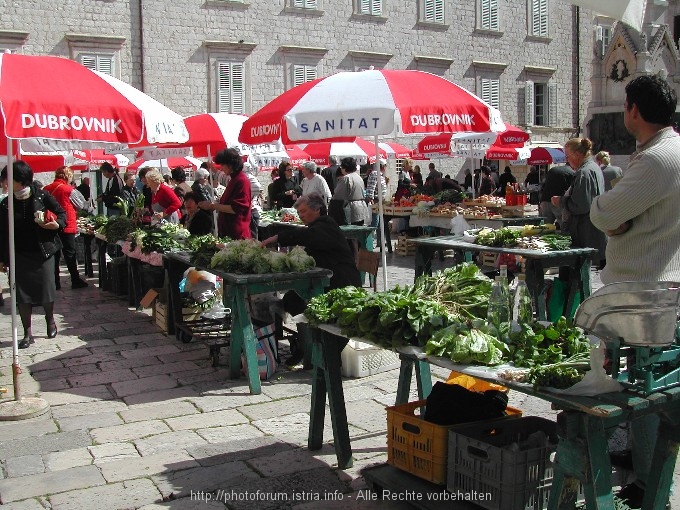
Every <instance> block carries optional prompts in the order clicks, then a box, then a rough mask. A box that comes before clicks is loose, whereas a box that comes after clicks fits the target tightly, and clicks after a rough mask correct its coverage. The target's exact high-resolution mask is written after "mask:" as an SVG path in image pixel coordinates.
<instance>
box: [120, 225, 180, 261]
mask: <svg viewBox="0 0 680 510" xmlns="http://www.w3.org/2000/svg"><path fill="white" fill-rule="evenodd" d="M188 237H189V231H188V230H186V229H185V228H183V227H181V226H180V225H176V224H174V223H167V222H166V223H161V224H160V225H157V226H155V227H145V228H138V229H136V230H135V231H134V232H133V233H132V235H131V238H132V243H131V248H132V249H133V250H134V249H135V247H137V246H139V247H140V250H141V251H142V253H152V252H156V253H169V252H171V251H179V250H181V249H182V247H183V246H184V242H185V240H186V239H187V238H188Z"/></svg>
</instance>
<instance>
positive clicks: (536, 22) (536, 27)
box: [531, 0, 548, 37]
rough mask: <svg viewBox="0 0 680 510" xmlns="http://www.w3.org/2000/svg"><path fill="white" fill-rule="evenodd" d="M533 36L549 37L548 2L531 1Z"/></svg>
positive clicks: (545, 0) (542, 0)
mask: <svg viewBox="0 0 680 510" xmlns="http://www.w3.org/2000/svg"><path fill="white" fill-rule="evenodd" d="M531 35H535V36H537V37H548V0H531Z"/></svg>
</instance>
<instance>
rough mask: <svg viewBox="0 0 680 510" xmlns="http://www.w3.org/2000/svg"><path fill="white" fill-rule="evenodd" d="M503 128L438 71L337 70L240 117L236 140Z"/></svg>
mask: <svg viewBox="0 0 680 510" xmlns="http://www.w3.org/2000/svg"><path fill="white" fill-rule="evenodd" d="M397 128H398V130H399V131H401V132H402V133H405V134H410V133H423V134H426V133H440V132H446V133H455V132H459V131H467V132H470V131H473V132H477V133H483V132H487V131H494V132H498V131H503V130H504V129H505V124H504V123H503V121H502V120H501V116H500V112H499V111H498V110H496V109H495V108H493V107H492V106H490V105H489V104H488V103H486V102H485V101H483V100H482V99H480V98H479V97H477V96H475V95H474V94H472V93H471V92H468V91H467V90H465V89H464V88H462V87H460V86H458V85H456V84H455V83H452V82H450V81H448V80H446V79H444V78H442V77H440V76H436V75H434V74H429V73H425V72H422V71H413V70H406V71H403V70H387V69H380V70H372V69H371V70H367V71H361V72H341V73H337V74H334V75H331V76H327V77H325V78H320V79H317V80H313V81H310V82H307V83H303V84H302V85H298V86H297V87H293V88H292V89H290V90H288V91H286V92H284V93H283V94H281V95H280V96H278V97H277V98H275V99H274V100H272V101H270V102H269V103H268V104H267V105H265V106H264V107H263V108H261V109H260V110H259V111H258V112H257V113H255V114H253V115H251V116H250V118H248V120H246V121H245V122H244V123H243V128H242V129H241V134H240V135H239V140H240V141H241V142H243V143H248V144H258V143H266V142H271V141H273V140H276V139H278V138H281V139H282V140H283V142H284V143H296V142H311V141H315V140H334V141H352V140H353V139H354V138H355V137H356V136H378V135H389V134H392V133H394V132H396V131H397Z"/></svg>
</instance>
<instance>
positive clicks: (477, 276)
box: [412, 262, 492, 319]
mask: <svg viewBox="0 0 680 510" xmlns="http://www.w3.org/2000/svg"><path fill="white" fill-rule="evenodd" d="M491 284H492V280H491V279H490V278H488V277H487V276H485V275H484V274H483V273H482V272H481V271H480V270H479V268H478V267H477V266H476V265H475V264H473V263H471V262H465V263H462V264H458V265H457V266H454V267H450V268H446V269H444V270H443V271H441V272H439V273H436V274H435V275H433V276H426V275H423V276H421V277H419V278H418V280H417V281H416V283H415V284H414V285H413V289H412V292H413V293H414V294H416V295H418V296H422V297H427V298H428V299H433V300H435V301H438V302H439V303H441V304H442V305H443V306H445V307H446V309H447V310H448V311H449V312H450V313H451V314H453V315H458V316H460V317H461V318H463V319H468V318H475V317H479V318H483V317H486V312H487V308H488V306H489V296H490V295H491Z"/></svg>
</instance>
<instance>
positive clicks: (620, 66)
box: [584, 0, 680, 169]
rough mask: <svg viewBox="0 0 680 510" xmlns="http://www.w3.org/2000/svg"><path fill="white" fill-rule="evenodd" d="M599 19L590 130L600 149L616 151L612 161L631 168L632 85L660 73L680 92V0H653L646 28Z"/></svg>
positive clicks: (588, 116)
mask: <svg viewBox="0 0 680 510" xmlns="http://www.w3.org/2000/svg"><path fill="white" fill-rule="evenodd" d="M594 23H595V27H594V30H595V32H594V34H595V44H594V46H593V54H592V57H591V60H592V69H593V71H592V78H591V80H592V98H591V100H590V103H589V104H588V111H587V114H586V117H585V123H584V126H585V129H584V131H585V132H586V133H587V134H588V136H589V137H590V138H591V139H592V140H593V149H594V150H597V151H599V150H606V151H608V152H610V154H611V156H612V158H611V159H612V164H613V165H617V166H620V167H622V168H623V169H625V168H626V166H627V163H628V156H629V155H630V154H631V153H632V152H633V151H634V150H635V139H634V138H633V137H632V136H631V135H630V134H628V132H627V131H626V129H625V127H624V125H623V103H624V101H625V99H626V92H625V88H626V85H627V84H628V83H629V82H630V80H632V79H633V78H636V77H637V76H640V75H643V74H659V75H660V76H662V77H665V78H666V79H667V80H668V82H669V83H670V84H671V86H673V87H674V88H675V91H676V92H677V93H678V94H679V95H680V52H679V51H678V48H679V47H680V2H678V1H677V0H670V1H667V0H651V1H648V2H647V9H646V11H645V19H644V23H643V26H642V30H641V31H640V32H638V31H637V30H634V29H632V28H630V27H629V26H627V25H624V24H622V23H614V22H613V20H611V19H607V18H603V17H596V18H595V20H594ZM676 117H677V121H678V122H680V115H678V114H676ZM678 122H676V125H677V123H678Z"/></svg>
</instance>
